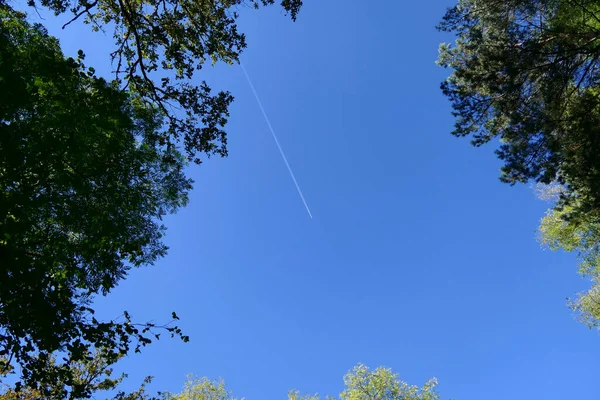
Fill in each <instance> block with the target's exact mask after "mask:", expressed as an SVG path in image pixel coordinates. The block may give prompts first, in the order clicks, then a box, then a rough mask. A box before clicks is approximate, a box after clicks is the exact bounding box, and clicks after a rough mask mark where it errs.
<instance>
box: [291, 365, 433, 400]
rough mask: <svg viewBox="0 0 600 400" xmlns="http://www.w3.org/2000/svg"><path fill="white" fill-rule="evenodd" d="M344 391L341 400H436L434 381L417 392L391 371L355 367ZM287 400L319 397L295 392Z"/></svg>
mask: <svg viewBox="0 0 600 400" xmlns="http://www.w3.org/2000/svg"><path fill="white" fill-rule="evenodd" d="M344 384H345V389H344V391H343V392H342V393H340V396H339V397H340V399H341V400H437V399H439V395H438V393H437V390H436V388H437V380H436V379H435V378H433V379H430V380H429V381H427V382H426V383H425V385H423V387H421V388H419V387H418V386H413V385H409V384H408V383H406V382H403V381H401V380H400V379H399V378H398V374H396V373H394V372H393V371H392V370H391V369H388V368H383V367H378V368H377V369H375V370H369V368H368V367H366V366H364V365H362V364H358V365H357V366H356V367H354V368H353V369H352V371H350V372H348V373H347V374H346V376H344ZM288 399H289V400H318V399H319V396H318V395H313V396H300V394H299V392H298V391H292V392H290V393H289V395H288ZM328 399H331V400H333V399H334V398H332V397H329V398H328Z"/></svg>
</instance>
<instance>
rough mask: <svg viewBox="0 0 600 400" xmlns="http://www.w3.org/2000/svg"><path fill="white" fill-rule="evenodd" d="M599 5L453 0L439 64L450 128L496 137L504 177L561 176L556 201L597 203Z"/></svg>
mask: <svg viewBox="0 0 600 400" xmlns="http://www.w3.org/2000/svg"><path fill="white" fill-rule="evenodd" d="M599 12H600V5H599V4H598V2H596V1H593V0H549V1H547V0H544V1H541V0H508V1H504V0H503V1H499V0H485V1H484V0H459V2H458V4H457V5H456V6H455V7H453V8H451V9H449V10H448V12H447V13H446V15H445V17H444V19H443V21H442V23H441V24H440V25H439V28H440V29H442V30H444V31H448V32H452V33H454V34H456V43H455V44H453V45H451V44H442V46H441V47H440V57H439V64H441V65H442V66H444V67H449V68H451V69H452V73H451V75H450V77H449V78H448V79H447V80H446V81H445V82H444V83H443V85H442V89H443V91H444V93H445V94H446V95H447V96H448V97H449V99H450V100H451V102H452V106H453V108H454V115H455V117H456V125H455V129H454V132H453V133H454V134H455V135H457V136H470V137H471V138H472V142H473V144H475V145H476V146H480V145H482V144H484V143H487V142H490V141H492V140H493V139H495V138H497V139H499V141H500V145H499V149H498V150H497V154H498V156H499V157H500V159H502V160H503V161H504V166H503V167H502V175H501V179H502V180H503V181H504V182H508V183H511V184H512V183H516V182H526V181H527V180H529V179H534V180H536V181H538V182H543V183H550V182H558V183H560V184H562V185H564V186H565V187H566V188H567V191H565V193H564V196H563V198H562V199H561V203H568V202H569V201H570V199H572V198H577V202H576V203H577V207H575V208H573V209H572V212H573V213H576V212H579V211H581V212H583V213H589V212H595V213H598V212H599V210H600V134H599V133H600V131H599V129H600V128H599V127H600V97H599V96H598V94H599V90H600V86H599V80H600V69H599V68H598V60H599V59H600V46H599V43H600V41H599V39H600V19H599V15H600V14H599Z"/></svg>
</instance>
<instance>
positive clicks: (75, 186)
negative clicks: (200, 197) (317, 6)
mask: <svg viewBox="0 0 600 400" xmlns="http://www.w3.org/2000/svg"><path fill="white" fill-rule="evenodd" d="M27 4H28V5H29V6H32V7H40V6H41V7H45V8H48V9H50V10H51V11H53V12H54V13H55V14H57V15H58V14H67V13H71V16H72V18H71V19H70V20H69V21H68V22H67V23H66V24H65V26H63V28H64V29H68V28H69V26H70V25H71V23H73V22H75V21H77V20H80V19H81V20H83V21H84V22H85V23H87V24H89V25H90V26H91V27H92V29H93V30H97V31H105V32H106V31H109V30H110V31H112V33H113V39H114V45H115V47H114V51H113V52H112V54H111V57H112V61H113V67H114V71H113V73H114V75H113V76H112V77H110V78H108V79H105V78H102V77H98V76H96V74H95V71H94V69H93V68H91V67H90V68H88V67H86V66H85V65H84V54H83V52H81V51H80V52H79V56H78V57H77V58H76V59H73V58H67V57H65V56H64V55H63V54H62V52H61V49H60V46H59V43H58V41H57V40H56V39H55V38H53V37H51V36H49V35H48V33H47V32H46V30H45V29H44V27H43V26H42V25H40V24H33V25H32V24H30V23H28V22H27V20H26V15H25V14H24V13H21V12H17V11H15V10H13V9H12V8H11V7H10V6H9V5H8V4H7V3H6V2H3V1H0V171H1V173H0V191H1V195H0V218H2V219H1V220H0V259H2V260H7V261H6V262H4V261H3V263H2V265H1V267H0V358H1V361H0V372H2V370H7V369H8V368H9V367H10V366H11V365H13V364H14V363H16V364H18V366H19V368H18V371H19V373H20V377H21V381H19V385H21V384H23V385H25V386H27V387H28V388H29V389H30V390H34V391H36V390H37V391H39V393H42V395H44V396H49V395H50V394H49V393H46V392H44V391H45V390H49V389H47V388H50V387H54V386H52V385H53V383H56V382H62V383H63V386H62V387H63V388H62V389H61V390H63V392H62V393H63V394H64V395H65V396H66V395H67V394H68V395H69V396H78V395H84V397H85V395H87V393H86V392H85V389H84V388H83V387H81V385H79V384H78V383H77V380H76V379H75V378H74V376H73V371H74V370H73V368H71V367H70V366H71V365H72V364H73V363H78V362H83V361H85V360H88V359H91V358H92V354H95V353H96V352H97V351H98V350H99V349H104V350H103V351H102V353H101V354H102V356H103V357H104V362H106V363H107V365H111V364H112V363H113V362H115V361H116V360H117V359H118V358H119V357H121V356H122V355H123V354H126V353H127V352H128V351H129V350H130V349H131V348H132V346H134V347H133V348H135V350H136V351H139V348H140V347H141V346H144V345H146V344H148V343H150V342H151V339H154V338H158V337H159V336H160V333H159V332H158V331H157V329H159V328H162V329H166V330H167V333H170V334H171V336H179V337H181V338H182V339H183V340H186V341H187V340H188V338H187V336H185V335H183V333H182V332H181V330H180V329H179V328H178V327H177V326H173V325H170V324H167V325H163V326H157V325H155V324H152V323H149V324H138V325H136V324H135V323H134V322H133V321H132V319H131V317H130V316H129V314H128V313H126V312H125V313H124V314H123V316H122V317H120V319H118V320H110V321H99V320H97V319H96V318H95V317H94V310H93V307H92V301H93V299H94V296H96V295H99V294H104V295H105V294H107V293H109V292H110V291H111V290H112V289H113V288H114V287H115V286H116V285H117V284H118V283H119V281H120V280H122V279H124V278H125V277H126V276H127V274H128V271H129V270H130V269H131V268H135V267H140V266H144V265H149V264H153V263H154V262H155V261H156V260H157V259H159V258H160V257H162V256H164V255H165V254H166V250H167V248H166V246H165V245H164V243H163V242H162V237H163V235H164V233H165V227H164V226H163V225H162V223H161V220H162V217H163V216H165V215H166V214H169V213H172V212H175V211H176V210H177V209H178V208H180V207H182V206H184V205H185V204H186V203H187V200H188V192H189V190H190V189H191V187H192V186H191V185H192V181H191V180H190V179H188V178H187V177H186V176H185V174H184V166H185V164H186V162H187V160H193V161H195V162H198V163H199V162H200V161H201V154H205V155H207V156H210V155H212V154H218V155H221V156H225V155H227V148H226V142H227V141H226V133H225V131H224V126H225V123H226V122H227V116H228V115H229V114H228V106H229V104H230V103H231V101H232V100H233V97H232V96H231V94H230V93H228V92H219V93H216V94H213V93H212V92H211V89H210V88H209V86H208V84H207V83H206V82H201V83H200V84H194V83H192V79H193V78H194V77H195V76H196V72H197V71H198V70H200V69H201V68H203V66H204V65H205V64H206V63H213V64H214V63H216V62H218V61H224V62H226V63H229V64H231V63H234V62H236V61H238V59H239V55H240V53H241V51H242V50H243V49H244V48H245V47H246V40H245V36H244V34H243V33H241V32H239V31H238V29H237V25H236V20H237V18H238V13H237V9H238V8H239V7H242V6H252V7H254V8H259V6H268V5H271V4H274V0H260V1H249V2H246V1H242V0H227V1H221V0H215V1H213V0H211V1H203V2H189V1H187V0H161V1H159V2H154V1H145V0H142V1H132V0H95V1H88V0H80V1H79V0H77V1H75V2H72V1H66V0H39V1H36V0H28V2H27ZM281 5H282V7H283V8H284V9H285V10H286V11H287V12H288V13H289V14H290V16H291V17H292V19H294V20H295V18H296V16H297V13H298V11H299V9H300V7H301V5H302V2H301V1H300V0H282V2H281ZM186 158H187V159H186ZM173 319H177V316H176V315H175V313H173ZM56 355H60V357H58V358H57V357H55V356H56ZM50 360H52V368H48V363H49V362H50ZM19 385H17V387H16V389H19ZM53 390H54V389H53ZM56 390H58V389H56ZM73 398H76V397H73Z"/></svg>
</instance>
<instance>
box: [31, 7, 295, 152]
mask: <svg viewBox="0 0 600 400" xmlns="http://www.w3.org/2000/svg"><path fill="white" fill-rule="evenodd" d="M274 2H275V1H274V0H209V1H188V0H157V1H155V0H75V1H71V0H28V4H29V5H31V6H37V5H42V6H44V7H47V8H49V9H50V10H52V11H53V12H54V13H56V14H63V13H71V14H72V15H73V17H72V19H71V20H70V21H69V22H67V23H66V24H65V26H64V27H63V28H66V27H67V26H68V25H69V24H70V23H72V22H74V21H76V20H79V19H83V20H84V22H85V23H87V24H89V25H91V26H92V29H93V30H95V31H98V30H102V31H105V30H109V31H112V34H113V38H114V42H115V48H114V51H113V52H112V54H111V57H112V60H113V64H114V74H115V79H116V81H117V82H119V84H120V85H121V86H122V87H123V88H127V89H128V90H131V91H133V92H135V93H136V94H137V95H138V96H139V98H140V99H141V101H142V102H143V103H144V104H146V105H151V106H157V107H158V108H159V109H160V110H161V111H162V113H163V116H164V118H165V120H164V122H165V124H164V127H165V129H164V130H162V131H161V134H160V137H159V143H160V144H161V145H165V144H166V145H169V146H172V145H176V144H179V143H181V144H183V146H184V147H185V150H186V153H187V155H188V157H189V159H190V160H194V161H195V162H197V163H200V162H201V160H200V158H199V157H200V153H205V154H207V155H211V154H218V155H221V156H225V155H227V147H226V144H227V138H226V133H225V131H224V130H223V127H224V126H225V124H226V122H227V117H228V116H229V113H228V107H229V105H230V103H231V102H232V101H233V96H232V95H231V94H230V93H229V92H219V93H217V94H216V95H213V94H211V89H210V87H209V86H208V84H207V83H206V82H205V81H203V82H201V83H200V84H199V85H195V84H193V83H191V82H192V78H193V77H194V76H195V73H196V72H197V71H198V70H200V69H202V68H203V67H204V66H205V64H206V63H207V62H212V64H214V63H216V62H218V61H224V62H225V63H228V64H232V63H234V62H237V61H238V60H239V55H240V53H241V51H242V50H243V49H244V48H245V47H246V39H245V36H244V34H243V33H240V32H239V31H238V29H237V25H236V20H237V18H238V13H237V9H238V8H239V7H243V6H252V7H254V8H259V5H263V6H267V5H271V4H274ZM281 6H282V7H283V8H284V10H285V11H286V12H288V13H289V14H290V15H291V17H292V19H294V20H295V19H296V16H297V14H298V12H299V11H300V7H301V6H302V0H282V1H281ZM177 109H180V110H182V112H177V111H176V110H177Z"/></svg>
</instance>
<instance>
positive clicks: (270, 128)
mask: <svg viewBox="0 0 600 400" xmlns="http://www.w3.org/2000/svg"><path fill="white" fill-rule="evenodd" d="M240 66H241V67H242V70H243V71H244V75H246V79H247V80H248V84H249V85H250V89H252V93H254V97H255V98H256V102H257V103H258V106H259V107H260V111H262V114H263V116H264V117H265V121H266V122H267V125H268V126H269V130H270V131H271V135H273V139H275V144H277V148H278V149H279V153H281V158H283V162H285V166H286V167H287V169H288V171H289V172H290V176H291V177H292V180H293V181H294V185H296V190H298V194H299V195H300V198H301V199H302V202H303V203H304V207H306V212H307V213H308V216H309V217H310V219H312V217H313V216H312V214H311V212H310V208H308V204H307V203H306V200H305V199H304V195H303V194H302V190H301V189H300V185H298V181H296V177H295V176H294V172H292V167H290V163H288V160H287V157H286V156H285V153H284V152H283V149H282V148H281V145H280V144H279V140H277V135H276V134H275V130H274V129H273V127H272V126H271V121H269V117H267V113H266V112H265V109H264V107H263V105H262V102H261V101H260V98H259V97H258V93H256V89H254V85H253V84H252V80H251V79H250V75H248V71H246V68H245V67H244V64H243V63H242V62H241V61H240Z"/></svg>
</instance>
